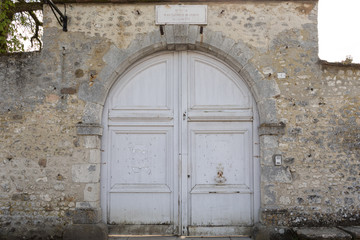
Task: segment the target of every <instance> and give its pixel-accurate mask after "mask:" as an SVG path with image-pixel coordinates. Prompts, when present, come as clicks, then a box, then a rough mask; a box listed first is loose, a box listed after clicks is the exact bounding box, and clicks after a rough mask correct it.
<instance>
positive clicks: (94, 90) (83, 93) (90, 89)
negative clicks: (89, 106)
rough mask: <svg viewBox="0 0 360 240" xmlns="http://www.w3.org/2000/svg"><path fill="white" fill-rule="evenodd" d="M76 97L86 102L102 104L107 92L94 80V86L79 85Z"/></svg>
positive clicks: (85, 83)
mask: <svg viewBox="0 0 360 240" xmlns="http://www.w3.org/2000/svg"><path fill="white" fill-rule="evenodd" d="M78 96H79V98H80V99H82V100H84V101H86V102H92V103H98V104H104V102H105V98H106V96H107V90H106V88H105V86H104V85H103V83H100V82H99V81H98V80H96V79H95V81H94V84H93V85H91V86H90V84H89V82H83V83H81V84H80V87H79V95H78Z"/></svg>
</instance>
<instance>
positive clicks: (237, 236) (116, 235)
mask: <svg viewBox="0 0 360 240" xmlns="http://www.w3.org/2000/svg"><path fill="white" fill-rule="evenodd" d="M108 237H109V238H116V237H127V238H142V237H177V238H179V239H186V238H231V237H233V238H235V237H236V238H250V237H251V236H250V235H223V236H176V235H123V234H109V235H108Z"/></svg>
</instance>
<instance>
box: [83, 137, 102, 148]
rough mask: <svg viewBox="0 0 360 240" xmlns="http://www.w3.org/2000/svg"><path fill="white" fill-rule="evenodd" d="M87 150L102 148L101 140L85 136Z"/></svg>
mask: <svg viewBox="0 0 360 240" xmlns="http://www.w3.org/2000/svg"><path fill="white" fill-rule="evenodd" d="M84 147H85V148H96V149H99V148H100V139H99V137H98V136H84Z"/></svg>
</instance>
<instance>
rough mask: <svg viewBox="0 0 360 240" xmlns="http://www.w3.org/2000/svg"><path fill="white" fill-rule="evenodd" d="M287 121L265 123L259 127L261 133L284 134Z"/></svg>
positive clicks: (261, 134)
mask: <svg viewBox="0 0 360 240" xmlns="http://www.w3.org/2000/svg"><path fill="white" fill-rule="evenodd" d="M285 127H286V125H285V123H283V122H280V123H263V124H261V125H260V127H259V135H260V136H263V135H284V134H285Z"/></svg>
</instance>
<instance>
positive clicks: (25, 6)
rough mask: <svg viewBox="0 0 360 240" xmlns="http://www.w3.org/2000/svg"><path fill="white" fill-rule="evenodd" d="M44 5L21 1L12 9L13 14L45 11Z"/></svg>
mask: <svg viewBox="0 0 360 240" xmlns="http://www.w3.org/2000/svg"><path fill="white" fill-rule="evenodd" d="M43 5H44V3H42V2H29V3H27V2H25V1H19V2H16V3H15V7H14V8H13V9H12V12H13V13H18V12H25V11H27V12H28V11H36V10H43Z"/></svg>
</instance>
